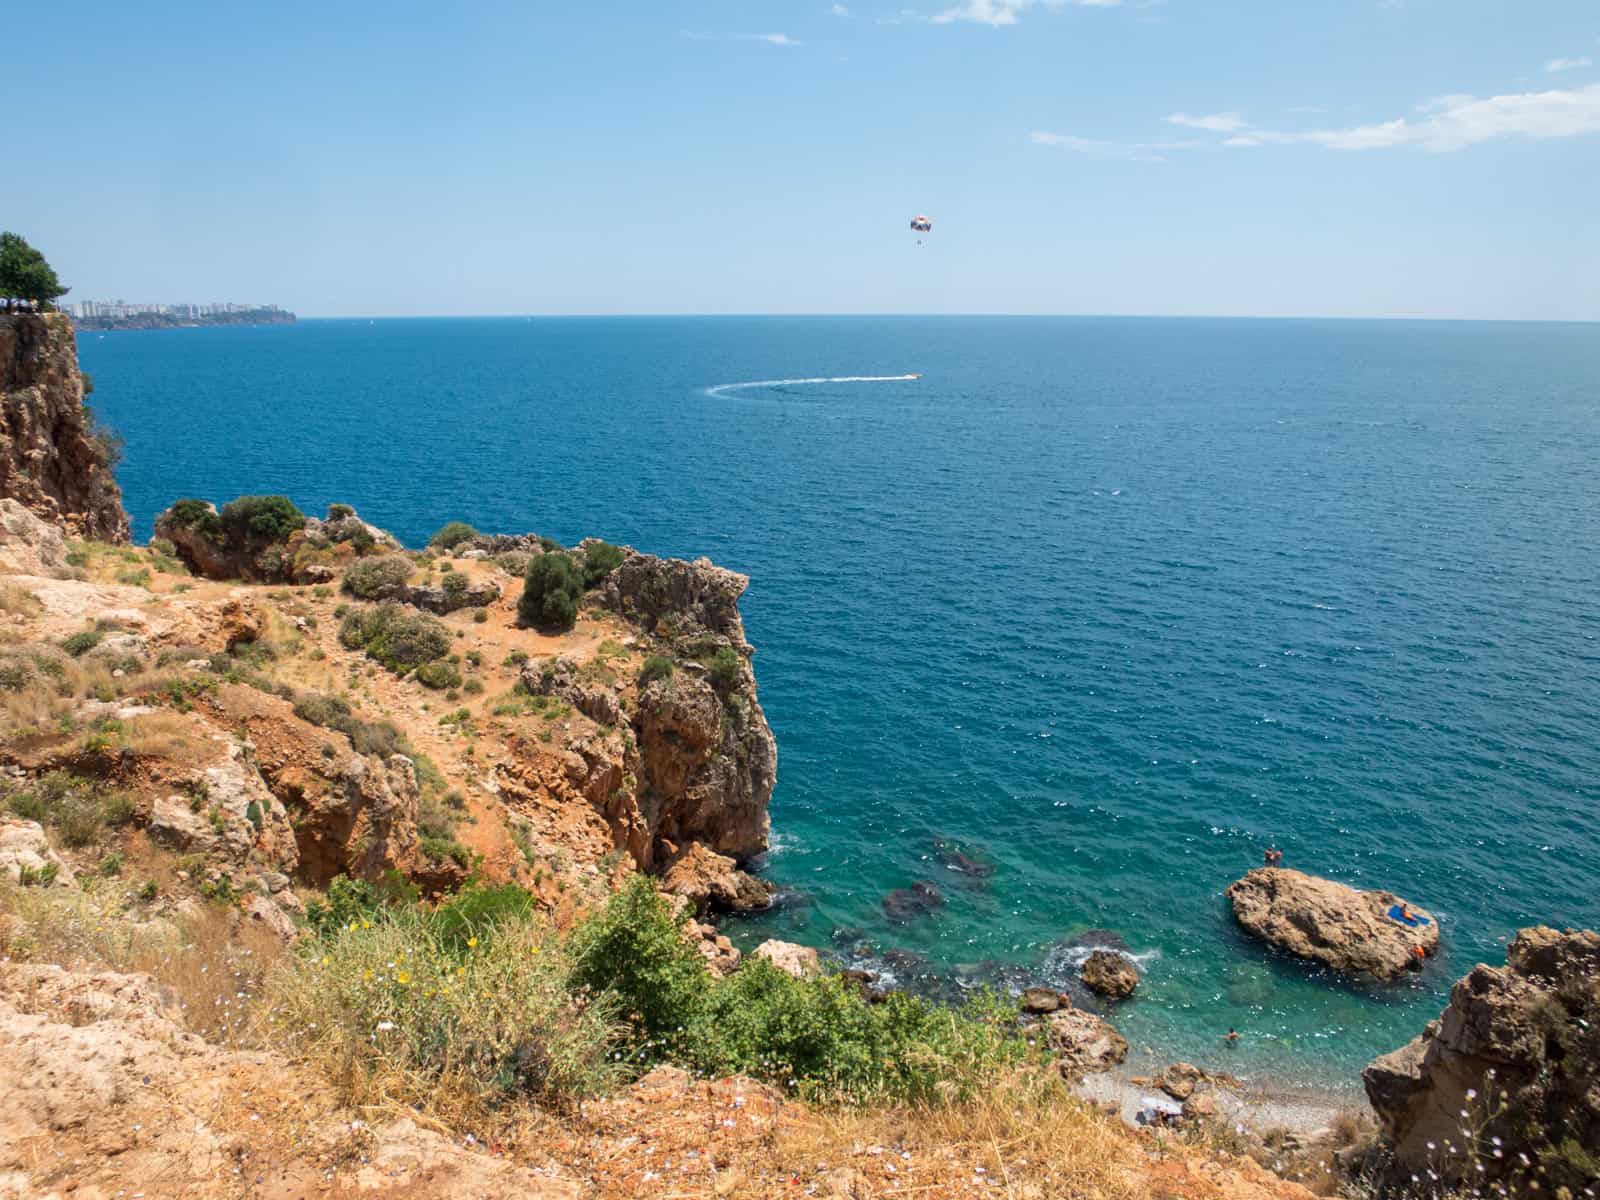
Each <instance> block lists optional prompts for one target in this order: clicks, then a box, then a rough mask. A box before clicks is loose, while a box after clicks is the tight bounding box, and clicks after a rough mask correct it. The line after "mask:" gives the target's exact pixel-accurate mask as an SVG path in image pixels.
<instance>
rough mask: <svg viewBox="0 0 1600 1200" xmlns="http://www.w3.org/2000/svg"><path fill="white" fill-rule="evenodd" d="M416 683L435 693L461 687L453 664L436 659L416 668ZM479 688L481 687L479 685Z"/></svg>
mask: <svg viewBox="0 0 1600 1200" xmlns="http://www.w3.org/2000/svg"><path fill="white" fill-rule="evenodd" d="M417 682H418V683H420V684H422V686H423V687H430V688H433V689H434V690H435V691H439V690H442V689H444V688H453V687H460V686H461V672H460V670H459V669H458V668H457V667H456V666H455V664H453V663H450V662H446V661H445V660H444V659H438V660H436V661H434V662H426V663H423V664H422V665H421V666H420V667H418V668H417ZM480 686H481V685H480Z"/></svg>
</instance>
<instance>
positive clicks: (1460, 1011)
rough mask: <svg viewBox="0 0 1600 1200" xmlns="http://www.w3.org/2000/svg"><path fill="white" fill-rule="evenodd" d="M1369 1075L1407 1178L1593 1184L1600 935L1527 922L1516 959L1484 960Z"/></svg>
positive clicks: (1532, 1185)
mask: <svg viewBox="0 0 1600 1200" xmlns="http://www.w3.org/2000/svg"><path fill="white" fill-rule="evenodd" d="M1363 1082H1364V1083H1365V1084H1366V1089H1367V1097H1368V1099H1369V1100H1371V1102H1372V1107H1373V1108H1374V1110H1376V1112H1377V1114H1378V1117H1379V1119H1380V1120H1381V1121H1382V1123H1383V1128H1384V1133H1385V1134H1386V1136H1387V1138H1388V1140H1389V1142H1390V1145H1391V1148H1392V1153H1393V1159H1394V1170H1393V1174H1394V1177H1395V1180H1396V1182H1400V1183H1402V1184H1403V1183H1404V1181H1405V1180H1407V1179H1409V1178H1412V1177H1414V1176H1418V1175H1423V1174H1425V1173H1426V1172H1429V1171H1432V1172H1434V1173H1435V1174H1436V1175H1437V1176H1439V1177H1441V1178H1442V1179H1443V1181H1444V1183H1445V1185H1447V1186H1448V1185H1453V1184H1460V1183H1464V1182H1468V1181H1470V1182H1471V1183H1472V1184H1475V1185H1482V1184H1485V1183H1488V1184H1496V1185H1499V1186H1502V1187H1504V1188H1507V1189H1509V1190H1510V1191H1511V1192H1512V1193H1513V1194H1521V1193H1529V1192H1539V1193H1548V1194H1551V1195H1561V1194H1563V1193H1562V1191H1561V1189H1563V1188H1565V1189H1567V1193H1566V1194H1570V1195H1574V1196H1576V1195H1593V1194H1594V1190H1593V1189H1596V1188H1597V1187H1600V934H1596V933H1592V932H1581V933H1579V932H1573V931H1571V930H1569V931H1567V932H1566V933H1559V932H1557V931H1556V930H1554V929H1546V928H1534V929H1524V930H1523V931H1522V932H1521V933H1519V934H1518V935H1517V936H1516V938H1515V940H1513V941H1512V943H1511V945H1510V946H1509V947H1508V948H1507V950H1506V965H1505V966H1503V967H1490V966H1485V965H1482V964H1480V965H1479V966H1476V967H1474V968H1473V969H1472V972H1471V973H1470V974H1469V975H1467V977H1466V978H1464V979H1462V980H1461V981H1460V982H1458V983H1457V984H1456V985H1455V987H1454V988H1453V989H1451V992H1450V1003H1449V1006H1448V1007H1447V1008H1446V1009H1445V1010H1444V1012H1443V1013H1442V1014H1441V1015H1440V1017H1439V1019H1438V1020H1436V1021H1432V1022H1430V1023H1429V1024H1428V1027H1427V1029H1426V1030H1425V1031H1424V1032H1423V1034H1422V1036H1421V1037H1418V1038H1416V1039H1415V1040H1413V1041H1412V1042H1411V1043H1409V1044H1408V1045H1406V1046H1403V1047H1402V1048H1401V1049H1399V1050H1396V1051H1394V1052H1393V1053H1391V1054H1386V1055H1384V1056H1383V1057H1382V1058H1379V1059H1378V1060H1376V1061H1375V1062H1373V1063H1372V1065H1371V1066H1369V1067H1368V1068H1367V1069H1366V1071H1365V1072H1364V1074H1363ZM1586 1189H1588V1190H1586ZM1430 1190H1431V1189H1430ZM1485 1192H1487V1189H1485ZM1474 1194H1477V1193H1476V1192H1475V1193H1474ZM1502 1194H1504V1193H1502Z"/></svg>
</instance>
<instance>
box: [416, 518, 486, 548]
mask: <svg viewBox="0 0 1600 1200" xmlns="http://www.w3.org/2000/svg"><path fill="white" fill-rule="evenodd" d="M477 536H478V531H477V530H476V529H474V528H473V527H472V526H471V525H468V524H467V523H466V522H465V521H451V522H450V524H448V525H446V526H445V527H444V528H443V529H441V530H439V532H438V533H436V534H434V535H433V536H432V537H431V538H429V539H428V545H430V546H432V547H433V548H434V549H436V550H454V549H455V548H456V547H457V546H459V545H460V544H461V543H462V542H470V541H471V540H472V539H473V538H475V537H477Z"/></svg>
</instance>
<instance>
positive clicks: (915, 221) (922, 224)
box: [911, 216, 933, 233]
mask: <svg viewBox="0 0 1600 1200" xmlns="http://www.w3.org/2000/svg"><path fill="white" fill-rule="evenodd" d="M911 228H913V229H915V230H916V231H917V232H918V233H932V232H933V218H932V217H924V216H915V217H912V218H911Z"/></svg>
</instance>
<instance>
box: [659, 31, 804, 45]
mask: <svg viewBox="0 0 1600 1200" xmlns="http://www.w3.org/2000/svg"><path fill="white" fill-rule="evenodd" d="M683 36H684V37H686V38H693V39H694V40H695V41H697V42H765V43H767V45H769V46H804V45H805V43H804V42H801V41H797V40H796V39H794V38H792V37H790V36H789V35H788V34H787V33H690V32H689V31H687V30H685V31H684V34H683Z"/></svg>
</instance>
